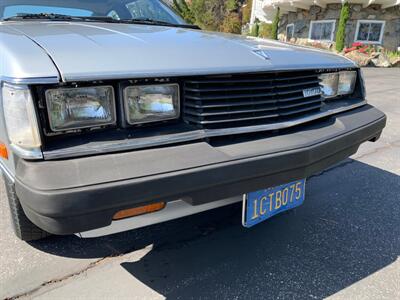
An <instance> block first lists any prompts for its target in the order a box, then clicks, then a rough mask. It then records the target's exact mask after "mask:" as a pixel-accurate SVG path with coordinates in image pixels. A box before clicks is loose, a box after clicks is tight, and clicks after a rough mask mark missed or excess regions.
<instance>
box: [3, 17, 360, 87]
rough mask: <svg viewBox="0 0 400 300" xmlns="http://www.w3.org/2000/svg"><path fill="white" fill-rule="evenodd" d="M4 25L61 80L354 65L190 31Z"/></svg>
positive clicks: (334, 57)
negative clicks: (31, 45) (42, 55)
mask: <svg viewBox="0 0 400 300" xmlns="http://www.w3.org/2000/svg"><path fill="white" fill-rule="evenodd" d="M9 26H11V27H13V29H15V30H17V31H19V32H20V33H23V34H24V35H26V36H27V37H28V38H30V39H31V40H32V41H34V42H35V43H36V44H37V45H38V46H40V47H41V48H43V50H44V51H46V52H47V54H48V55H49V57H50V58H51V59H52V61H53V62H54V64H55V65H56V67H57V68H58V70H59V73H60V75H61V77H62V80H64V81H80V80H99V79H117V78H134V77H154V76H178V75H201V74H222V73H238V72H256V71H271V70H288V69H310V68H337V67H349V66H353V64H352V63H351V62H350V61H349V60H347V59H346V58H344V57H341V56H338V55H334V54H332V53H329V52H326V51H320V50H315V49H310V48H305V47H299V46H293V45H289V44H286V43H281V42H277V41H268V40H258V39H250V38H246V37H242V36H238V35H229V34H220V33H212V32H204V31H200V30H193V29H182V28H172V27H163V26H148V25H134V24H132V25H131V24H115V23H111V24H110V23H83V22H82V23H77V22H19V23H14V24H10V25H9ZM260 51H261V52H260Z"/></svg>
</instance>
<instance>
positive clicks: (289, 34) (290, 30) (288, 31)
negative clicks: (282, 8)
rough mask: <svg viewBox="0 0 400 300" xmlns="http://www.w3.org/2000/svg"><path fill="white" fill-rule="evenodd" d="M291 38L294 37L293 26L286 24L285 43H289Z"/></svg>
mask: <svg viewBox="0 0 400 300" xmlns="http://www.w3.org/2000/svg"><path fill="white" fill-rule="evenodd" d="M292 37H294V24H288V25H287V26H286V41H287V42H290V39H291V38H292Z"/></svg>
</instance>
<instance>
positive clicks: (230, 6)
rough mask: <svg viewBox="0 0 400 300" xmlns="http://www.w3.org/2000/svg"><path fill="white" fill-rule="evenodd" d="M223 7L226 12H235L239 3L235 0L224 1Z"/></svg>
mask: <svg viewBox="0 0 400 300" xmlns="http://www.w3.org/2000/svg"><path fill="white" fill-rule="evenodd" d="M225 5H226V9H227V10H228V12H232V11H235V10H237V9H238V8H239V3H238V2H237V0H226V4H225Z"/></svg>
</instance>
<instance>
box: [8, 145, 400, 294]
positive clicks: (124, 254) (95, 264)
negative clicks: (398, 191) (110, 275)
mask: <svg viewBox="0 0 400 300" xmlns="http://www.w3.org/2000/svg"><path fill="white" fill-rule="evenodd" d="M399 146H400V140H396V141H393V142H391V143H388V144H386V145H385V146H383V147H378V148H376V149H374V150H373V151H370V152H367V153H365V154H363V155H360V156H358V157H356V158H354V159H350V158H348V159H346V160H345V161H343V162H341V163H339V164H337V165H335V166H333V167H331V168H329V169H326V170H323V171H322V172H320V173H317V174H315V175H312V176H310V178H315V177H319V176H322V175H324V174H326V173H329V172H331V171H333V170H336V169H338V168H343V167H345V166H347V165H350V164H352V163H354V162H356V161H358V160H360V159H363V158H365V157H367V156H370V155H374V154H377V153H379V152H381V151H384V150H386V149H388V148H391V147H399ZM324 221H327V220H324ZM202 236H203V235H196V236H195V237H194V238H198V237H202ZM190 240H193V239H190ZM185 242H187V241H180V243H185ZM160 248H162V247H157V249H158V250H160ZM136 250H141V249H136V248H133V249H130V250H128V251H126V252H124V253H121V254H118V255H112V256H106V257H103V258H100V259H98V260H96V261H94V262H91V263H90V264H88V265H87V266H86V267H85V268H83V269H81V270H79V271H76V272H73V273H71V274H67V275H65V276H63V277H61V278H57V279H52V280H49V281H46V282H44V283H42V284H40V285H39V286H37V287H36V288H33V289H31V290H29V291H26V292H23V293H20V294H17V295H14V296H11V297H7V298H5V299H4V300H15V299H20V298H23V297H29V296H31V295H33V294H34V293H36V292H38V291H40V290H41V289H44V288H46V287H48V286H51V285H54V284H57V283H61V282H64V281H66V280H68V279H71V278H74V277H78V276H80V275H82V274H83V273H85V272H87V271H89V270H91V269H94V268H95V267H97V266H98V265H100V264H102V263H105V261H106V260H108V259H112V258H123V257H124V256H126V255H128V254H130V253H131V252H132V251H136Z"/></svg>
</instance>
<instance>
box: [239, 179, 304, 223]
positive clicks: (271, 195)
mask: <svg viewBox="0 0 400 300" xmlns="http://www.w3.org/2000/svg"><path fill="white" fill-rule="evenodd" d="M305 185H306V180H305V179H302V180H297V181H294V182H291V183H286V184H283V185H280V186H276V187H273V188H268V189H265V190H260V191H256V192H251V193H248V194H245V195H244V200H243V226H245V227H252V226H254V225H256V224H258V223H260V222H262V221H264V220H266V219H268V218H270V217H272V216H274V215H276V214H279V213H281V212H283V211H286V210H289V209H292V208H295V207H297V206H299V205H301V204H303V202H304V192H305Z"/></svg>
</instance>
